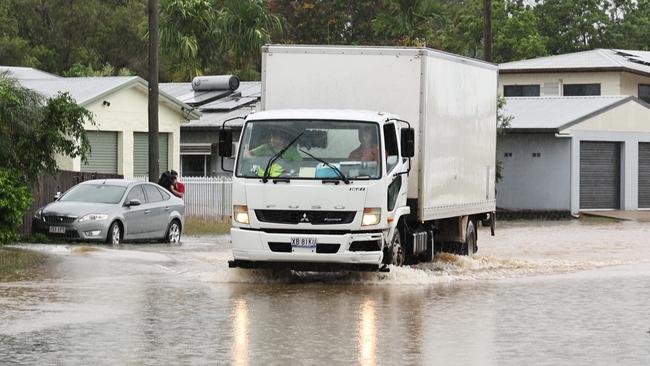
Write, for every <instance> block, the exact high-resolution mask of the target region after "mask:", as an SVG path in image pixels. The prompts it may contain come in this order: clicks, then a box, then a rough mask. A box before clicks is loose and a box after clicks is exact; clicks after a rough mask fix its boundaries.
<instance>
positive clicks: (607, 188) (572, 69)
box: [497, 49, 650, 214]
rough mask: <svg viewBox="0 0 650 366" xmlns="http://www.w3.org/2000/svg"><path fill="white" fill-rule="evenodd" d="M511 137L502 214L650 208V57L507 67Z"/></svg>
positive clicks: (598, 53)
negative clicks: (506, 211) (511, 212)
mask: <svg viewBox="0 0 650 366" xmlns="http://www.w3.org/2000/svg"><path fill="white" fill-rule="evenodd" d="M499 73H500V75H499V92H500V94H501V95H504V96H506V97H507V98H506V100H507V104H506V107H505V114H506V115H510V116H512V117H513V120H512V122H511V128H509V129H507V131H506V133H505V134H504V135H502V136H499V144H498V148H497V159H498V160H500V161H501V162H502V164H503V180H502V181H501V182H500V183H499V184H498V185H497V192H498V194H497V207H498V208H500V209H502V210H512V211H564V212H567V213H569V212H570V213H573V214H578V213H579V212H580V211H585V210H594V209H624V210H637V209H650V104H648V102H650V52H645V51H629V50H609V49H596V50H591V51H584V52H576V53H571V54H566V55H558V56H549V57H540V58H536V59H531V60H523V61H516V62H510V63H505V64H501V65H499Z"/></svg>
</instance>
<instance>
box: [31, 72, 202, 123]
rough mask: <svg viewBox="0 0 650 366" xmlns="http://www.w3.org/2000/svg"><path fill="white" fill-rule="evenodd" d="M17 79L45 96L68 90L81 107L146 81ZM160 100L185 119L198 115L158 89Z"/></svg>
mask: <svg viewBox="0 0 650 366" xmlns="http://www.w3.org/2000/svg"><path fill="white" fill-rule="evenodd" d="M18 81H19V82H20V84H21V85H23V86H24V87H26V88H29V89H32V90H35V91H37V92H39V93H41V94H43V95H45V96H46V97H52V96H54V95H56V94H57V93H59V92H67V93H70V96H71V97H72V98H73V99H74V100H75V101H76V102H77V103H78V104H79V105H81V106H85V105H88V104H90V103H92V102H94V101H97V100H99V99H101V98H104V97H106V96H107V95H110V94H113V93H115V92H117V91H119V90H122V89H125V88H128V87H131V86H137V87H139V88H141V89H144V90H145V91H147V90H148V84H147V82H146V81H145V80H144V79H142V78H141V77H139V76H102V77H72V78H68V77H66V78H45V79H18ZM160 100H161V101H162V102H164V103H167V104H169V105H171V106H172V108H174V109H176V110H179V111H181V112H182V113H186V114H187V117H188V118H189V119H198V118H199V117H200V113H199V112H198V111H196V110H194V109H193V108H192V107H190V106H189V105H187V104H185V103H183V102H182V101H180V100H178V99H177V98H175V97H173V96H171V95H169V94H167V93H165V92H164V91H162V90H161V91H160Z"/></svg>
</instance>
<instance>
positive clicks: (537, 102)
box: [503, 95, 647, 132]
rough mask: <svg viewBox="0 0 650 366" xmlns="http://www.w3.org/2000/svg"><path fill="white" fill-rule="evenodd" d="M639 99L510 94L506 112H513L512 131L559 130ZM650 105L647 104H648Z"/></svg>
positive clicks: (511, 113) (510, 113)
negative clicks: (514, 95)
mask: <svg viewBox="0 0 650 366" xmlns="http://www.w3.org/2000/svg"><path fill="white" fill-rule="evenodd" d="M630 101H636V102H639V103H641V104H644V105H646V104H645V103H643V102H640V101H639V100H638V99H637V98H635V97H631V96H622V95H613V96H585V97H512V98H506V105H505V107H504V110H503V114H504V115H505V116H512V117H513V119H512V121H510V128H509V129H508V131H511V132H537V131H539V132H541V131H546V132H553V131H554V132H558V131H560V130H562V129H564V128H567V127H569V126H571V125H573V124H575V123H578V122H581V121H584V120H586V119H588V118H591V117H593V116H595V115H598V114H600V113H603V112H605V111H607V110H610V109H612V108H615V107H618V106H619V105H621V104H624V103H627V102H630ZM646 106H647V105H646Z"/></svg>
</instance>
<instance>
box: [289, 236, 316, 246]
mask: <svg viewBox="0 0 650 366" xmlns="http://www.w3.org/2000/svg"><path fill="white" fill-rule="evenodd" d="M291 246H292V247H297V248H314V247H316V238H291Z"/></svg>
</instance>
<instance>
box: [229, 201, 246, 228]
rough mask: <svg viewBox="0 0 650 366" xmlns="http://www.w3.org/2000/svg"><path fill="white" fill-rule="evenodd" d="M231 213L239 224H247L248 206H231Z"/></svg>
mask: <svg viewBox="0 0 650 366" xmlns="http://www.w3.org/2000/svg"><path fill="white" fill-rule="evenodd" d="M232 213H233V215H234V218H235V222H238V223H240V224H246V225H248V224H249V223H250V222H249V221H248V206H241V205H235V206H233V209H232Z"/></svg>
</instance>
